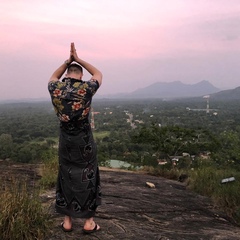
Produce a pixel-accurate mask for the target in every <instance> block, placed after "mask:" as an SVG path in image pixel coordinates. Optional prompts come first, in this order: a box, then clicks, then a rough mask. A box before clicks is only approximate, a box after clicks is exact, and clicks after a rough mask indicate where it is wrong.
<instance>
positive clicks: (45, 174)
mask: <svg viewBox="0 0 240 240" xmlns="http://www.w3.org/2000/svg"><path fill="white" fill-rule="evenodd" d="M40 175H41V176H42V178H41V179H40V180H39V184H40V187H41V188H42V189H49V188H52V187H55V186H56V182H57V175H58V159H57V157H54V158H52V159H50V160H48V161H45V162H44V163H43V165H42V167H41V169H40Z"/></svg>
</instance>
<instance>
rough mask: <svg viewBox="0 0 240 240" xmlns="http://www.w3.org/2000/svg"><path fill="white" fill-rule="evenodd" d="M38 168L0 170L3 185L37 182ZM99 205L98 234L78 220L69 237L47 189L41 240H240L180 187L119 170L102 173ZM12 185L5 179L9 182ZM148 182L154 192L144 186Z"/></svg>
mask: <svg viewBox="0 0 240 240" xmlns="http://www.w3.org/2000/svg"><path fill="white" fill-rule="evenodd" d="M37 168H38V166H37V165H3V164H2V163H0V169H1V170H2V171H1V172H2V175H1V176H2V177H3V175H5V176H6V177H5V180H8V176H10V175H12V174H14V175H15V176H19V177H21V178H23V177H27V178H28V179H29V184H33V182H34V181H33V180H34V179H35V180H36V179H39V176H38V174H36V169H37ZM100 174H101V183H102V192H103V199H102V205H101V206H100V207H99V208H98V212H97V214H96V217H95V221H96V222H97V223H98V224H99V225H100V226H101V231H99V232H96V233H94V234H91V235H84V234H83V233H82V226H83V220H81V219H74V222H73V229H74V230H73V232H71V233H65V232H63V231H62V230H61V229H60V227H59V226H60V224H61V222H62V219H63V217H62V216H60V215H59V214H56V213H55V212H54V198H55V196H54V193H55V189H51V190H49V191H47V192H45V193H43V194H42V195H41V199H42V202H43V205H44V207H46V208H47V209H48V210H49V213H50V214H51V216H52V220H53V228H52V230H51V232H50V233H49V234H48V236H47V237H46V238H45V239H46V240H58V239H59V240H69V239H73V240H79V239H81V240H90V239H92V240H95V239H99V240H110V239H113V240H121V239H123V240H198V239H199V240H201V239H202V240H239V239H240V227H238V226H236V225H234V224H233V223H231V222H230V221H229V220H228V219H227V218H226V216H225V215H224V214H223V213H221V212H220V211H218V210H217V209H215V208H214V207H213V205H212V203H211V201H210V200H209V199H208V198H206V197H203V196H200V195H197V194H195V193H193V192H191V191H189V190H187V189H186V187H185V184H184V183H180V182H176V181H172V180H168V179H164V178H160V177H154V176H149V175H146V174H144V173H134V172H127V171H120V170H110V169H103V168H102V169H101V170H100ZM10 180H11V179H9V181H10ZM146 182H151V183H153V184H154V185H155V188H149V187H148V186H146Z"/></svg>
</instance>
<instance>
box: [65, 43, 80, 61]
mask: <svg viewBox="0 0 240 240" xmlns="http://www.w3.org/2000/svg"><path fill="white" fill-rule="evenodd" d="M78 59H79V58H78V55H77V51H76V48H75V44H74V43H71V46H70V56H69V59H68V60H67V61H66V62H67V64H71V63H72V62H73V61H76V62H77V61H78Z"/></svg>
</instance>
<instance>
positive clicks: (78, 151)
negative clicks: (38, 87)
mask: <svg viewBox="0 0 240 240" xmlns="http://www.w3.org/2000/svg"><path fill="white" fill-rule="evenodd" d="M98 88H99V84H98V82H97V81H96V80H90V81H81V80H76V79H72V78H65V79H63V81H62V82H60V81H56V82H54V81H51V82H49V85H48V90H49V93H50V96H51V99H52V104H53V106H54V109H55V112H56V114H57V117H58V118H59V120H60V135H59V171H58V179H57V187H56V203H55V208H56V212H58V213H61V214H64V215H67V216H72V217H76V218H90V217H93V216H94V215H95V212H96V209H97V207H98V206H99V205H100V204H101V186H100V175H99V168H98V161H97V146H96V143H95V141H94V138H93V134H92V130H91V126H90V124H89V120H88V119H89V112H90V108H91V101H92V97H93V95H94V94H95V93H96V91H97V89H98Z"/></svg>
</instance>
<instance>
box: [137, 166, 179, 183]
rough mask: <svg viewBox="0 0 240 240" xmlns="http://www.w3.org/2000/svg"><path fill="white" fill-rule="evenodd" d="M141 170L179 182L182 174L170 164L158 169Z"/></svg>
mask: <svg viewBox="0 0 240 240" xmlns="http://www.w3.org/2000/svg"><path fill="white" fill-rule="evenodd" d="M141 170H143V171H144V172H147V173H148V174H150V175H153V176H160V177H164V178H168V179H172V180H178V179H179V176H180V175H181V174H182V171H180V170H179V169H177V168H172V167H171V166H169V165H168V164H166V165H163V166H157V167H152V166H144V167H143V168H142V169H141Z"/></svg>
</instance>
